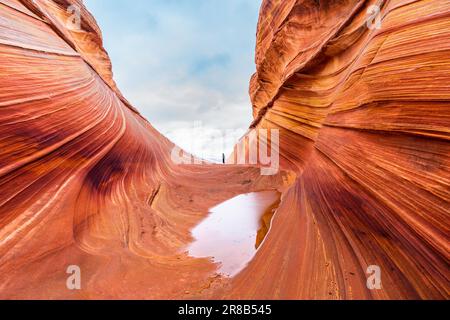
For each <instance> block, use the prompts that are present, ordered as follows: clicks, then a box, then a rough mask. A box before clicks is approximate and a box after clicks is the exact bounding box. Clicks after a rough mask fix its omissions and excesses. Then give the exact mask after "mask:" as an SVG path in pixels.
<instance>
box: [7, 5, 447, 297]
mask: <svg viewBox="0 0 450 320" xmlns="http://www.w3.org/2000/svg"><path fill="white" fill-rule="evenodd" d="M73 4H75V5H77V6H79V7H80V8H81V13H82V15H81V30H73V29H71V28H70V27H68V26H67V23H66V21H67V17H68V15H69V13H68V12H67V8H68V7H69V6H70V5H73ZM372 4H377V5H379V6H380V8H381V16H382V23H381V28H380V29H370V28H368V27H367V24H366V21H367V9H368V8H369V6H370V5H372ZM449 36H450V4H449V3H448V1H439V0H432V1H425V0H424V1H407V0H393V1H345V0H336V1H326V2H325V1H317V0H315V1H314V0H309V1H308V0H297V1H295V0H289V1H288V0H277V1H276V0H265V1H263V4H262V7H261V12H260V19H259V23H258V33H257V48H256V64H257V73H256V74H255V76H253V78H252V81H251V85H250V95H251V98H252V102H253V109H254V116H255V121H254V122H253V124H252V126H251V129H252V130H256V129H260V128H272V129H279V130H280V145H279V146H280V157H281V169H282V171H280V173H279V174H278V175H275V176H261V175H260V170H259V169H258V168H256V167H251V166H237V165H229V166H218V165H181V166H179V165H175V164H174V163H173V162H172V161H171V159H170V154H171V150H172V148H173V147H174V146H173V144H172V143H171V142H170V141H168V140H167V139H166V138H165V137H163V136H162V135H161V134H159V133H158V132H157V131H156V130H155V129H154V128H153V127H152V126H151V125H150V124H149V123H148V122H147V121H146V120H145V119H143V118H142V117H141V116H140V115H139V114H138V112H137V111H136V109H134V108H133V107H132V106H131V105H130V104H129V103H128V102H127V101H126V99H125V98H124V97H123V96H122V94H121V93H120V91H119V89H118V88H117V86H116V84H115V83H114V80H113V76H112V70H111V62H110V60H109V57H108V55H107V53H106V51H105V50H104V49H103V46H102V37H101V33H100V30H99V28H98V26H97V24H96V22H95V19H94V18H93V17H92V15H91V14H90V13H89V12H88V11H87V10H86V8H85V7H84V6H83V4H82V2H81V1H79V0H53V1H44V0H21V1H18V0H0V59H1V63H0V124H1V125H0V146H1V150H2V152H1V153H0V190H1V192H0V274H2V281H0V298H6V299H28V298H33V299H36V298H37V299H48V298H53V299H90V298H101V299H117V298H122V299H124V298H134V299H136V298H137V299H168V298H169V299H179V298H200V299H207V298H238V299H279V298H284V299H417V298H420V299H448V298H449V295H450V294H449V291H450V287H449V241H448V240H449V239H448V235H449V211H450V210H449V200H450V194H449V190H450V188H449V184H450V181H449V180H450V174H449V164H450V159H449V155H450V144H449V141H448V140H449V131H450V130H449V124H450V114H449V110H450V108H449V100H450V96H449V95H450V94H449V92H450V90H449V88H450V72H449V71H450V59H449V57H450V52H449V51H450V40H449V39H450V37H449ZM249 181H251V182H250V183H248V182H249ZM269 188H276V189H278V190H280V191H281V192H282V193H283V196H282V200H281V204H280V207H279V208H278V210H277V213H276V215H275V217H274V220H273V222H272V227H271V230H270V232H269V234H268V236H267V238H266V240H265V241H264V243H263V245H262V246H261V248H260V250H259V251H258V253H257V254H256V256H255V258H254V259H253V260H252V261H251V262H250V264H249V266H248V267H247V268H246V269H244V270H243V271H242V272H241V273H240V274H239V275H237V276H236V277H235V278H232V279H227V278H223V277H220V276H218V275H217V274H216V266H215V265H214V264H212V263H211V261H209V260H208V259H194V258H191V257H189V256H187V254H186V253H184V252H183V248H185V246H186V245H187V244H189V243H190V241H192V237H191V235H190V230H191V228H192V227H194V226H195V225H196V224H198V222H199V221H201V219H202V218H204V217H205V216H206V214H207V211H208V209H209V208H210V207H212V206H214V205H216V204H218V203H220V202H222V201H224V200H226V199H229V198H230V197H232V196H234V195H237V194H240V193H244V192H251V191H258V190H266V189H269ZM68 265H78V266H80V267H81V270H82V277H83V288H82V290H75V291H70V290H67V288H66V279H67V276H68V275H67V273H66V269H67V266H68ZM370 265H377V266H379V267H380V268H381V271H382V289H381V290H369V289H368V288H367V286H366V280H367V274H366V270H367V267H368V266H370Z"/></svg>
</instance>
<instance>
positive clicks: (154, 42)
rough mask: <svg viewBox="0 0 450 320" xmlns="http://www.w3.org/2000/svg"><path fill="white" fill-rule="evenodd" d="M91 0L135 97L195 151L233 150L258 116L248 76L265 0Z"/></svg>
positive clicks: (124, 83)
mask: <svg viewBox="0 0 450 320" xmlns="http://www.w3.org/2000/svg"><path fill="white" fill-rule="evenodd" d="M84 3H85V4H86V6H87V7H88V8H89V9H90V11H91V12H92V13H93V14H94V16H95V18H96V19H97V22H98V23H99V25H100V27H101V29H102V32H103V38H104V44H105V47H106V49H107V51H108V53H109V55H110V57H111V59H112V63H113V71H114V78H115V80H116V82H117V84H118V86H119V88H120V89H121V91H122V92H123V94H124V95H125V96H126V97H127V99H128V100H129V101H130V102H131V103H132V104H133V105H134V106H135V107H136V108H137V109H139V111H140V112H141V113H142V114H143V115H144V116H145V117H146V118H147V119H148V120H149V121H150V122H151V123H152V124H153V125H154V126H155V127H156V128H157V129H158V130H159V131H160V132H162V133H163V134H165V135H166V136H168V137H169V138H170V139H172V141H174V142H175V143H177V144H179V145H180V146H181V147H183V148H185V149H187V150H188V151H191V152H193V153H195V154H197V155H199V156H202V157H205V158H208V159H211V158H214V159H219V158H221V153H222V152H224V153H226V154H228V153H229V152H230V151H231V145H232V144H233V142H234V141H230V137H231V136H232V137H233V138H232V139H231V140H233V139H235V138H238V137H239V135H241V134H243V133H244V132H245V131H246V129H247V128H248V126H249V124H250V122H251V104H250V100H249V97H248V82H249V79H250V76H251V74H252V73H253V72H254V71H255V65H254V48H255V33H256V24H257V20H258V12H259V7H260V4H261V1H260V0H225V1H224V0H133V1H132V2H131V1H129V0H112V1H111V0H84ZM131 3H132V5H131ZM218 130H220V131H218ZM224 134H225V135H226V138H225V142H224V139H223V137H222V136H223V135H224ZM212 140H213V141H212Z"/></svg>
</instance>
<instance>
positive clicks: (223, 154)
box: [222, 153, 225, 164]
mask: <svg viewBox="0 0 450 320" xmlns="http://www.w3.org/2000/svg"><path fill="white" fill-rule="evenodd" d="M222 163H223V164H225V153H222Z"/></svg>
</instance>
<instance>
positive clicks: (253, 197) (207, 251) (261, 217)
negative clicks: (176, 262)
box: [188, 191, 280, 276]
mask: <svg viewBox="0 0 450 320" xmlns="http://www.w3.org/2000/svg"><path fill="white" fill-rule="evenodd" d="M279 202H280V193H279V192H277V191H263V192H254V193H249V194H241V195H239V196H237V197H235V198H232V199H230V200H228V201H225V202H223V203H221V204H220V205H218V206H216V207H214V208H212V209H211V211H210V212H211V213H210V215H209V216H208V217H207V218H206V219H205V220H203V221H202V222H201V223H200V224H199V225H198V226H196V227H195V228H194V229H193V230H192V235H193V236H194V238H195V239H196V240H195V241H194V242H193V243H192V244H191V245H190V246H189V247H188V252H189V255H190V256H192V257H197V258H205V257H210V258H212V259H213V261H214V262H218V263H220V269H219V273H221V274H223V275H225V276H234V275H236V274H237V273H239V272H240V271H241V270H242V269H243V268H244V267H245V266H246V265H247V263H248V262H249V261H250V260H251V259H252V258H253V256H254V255H255V253H256V251H257V249H258V247H259V246H260V245H261V243H262V241H263V240H264V238H265V236H266V235H267V232H268V231H269V228H270V223H271V220H272V217H273V214H274V211H275V210H276V209H277V207H278V205H279Z"/></svg>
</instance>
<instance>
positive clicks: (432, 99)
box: [231, 0, 450, 299]
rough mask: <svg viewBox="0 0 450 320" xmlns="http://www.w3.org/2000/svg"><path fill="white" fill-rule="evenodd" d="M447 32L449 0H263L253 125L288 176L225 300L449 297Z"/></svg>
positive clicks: (449, 29)
mask: <svg viewBox="0 0 450 320" xmlns="http://www.w3.org/2000/svg"><path fill="white" fill-rule="evenodd" d="M373 5H378V8H379V9H380V10H379V13H380V15H379V17H380V19H379V22H380V24H377V23H376V22H377V19H376V17H374V16H372V15H371V12H373V11H372V10H373V8H374V7H371V6H373ZM375 8H376V7H375ZM449 39H450V2H448V1H439V0H436V1H400V0H399V1H345V0H339V1H338V0H336V1H313V0H310V1H307V0H299V1H284V0H283V1H281V0H280V1H276V0H266V1H263V4H262V9H261V13H260V20H259V25H258V34H257V48H256V63H257V72H256V74H255V75H254V76H253V78H252V80H251V85H250V95H251V98H252V101H253V110H254V116H255V121H254V123H253V124H252V127H253V128H255V129H259V128H277V129H279V130H280V132H281V134H280V153H281V160H280V161H281V165H282V167H283V168H284V169H291V170H293V171H295V172H296V173H297V180H296V183H295V185H294V186H293V187H292V188H291V189H290V190H289V191H288V192H287V193H286V194H285V195H284V198H283V201H282V204H281V207H280V209H279V210H278V213H277V215H276V217H275V220H274V223H273V229H272V230H271V232H270V233H269V237H268V241H266V243H265V246H264V247H263V248H262V249H261V251H260V252H259V253H260V254H259V256H257V258H256V259H255V260H254V261H253V263H252V264H251V265H250V267H249V268H248V269H247V270H246V271H245V272H243V273H242V274H240V275H239V276H238V277H237V278H236V279H235V280H234V281H233V285H234V286H233V288H232V290H231V292H232V294H231V296H232V297H240V298H252V297H259V298H320V299H336V298H337V299H353V298H358V299H359V298H363V299H372V298H374V299H378V298H383V299H384V298H387V299H404V298H408V299H412V298H426V299H429V298H448V297H449V290H450V286H449V281H448V280H449V276H450V273H449V223H450V216H449V213H450V206H449V200H450V193H449V190H450V188H449V182H450V180H449V179H450V175H449V165H450V159H449V156H450V144H449V141H448V140H449V137H450V136H449V126H450V90H449V88H450V40H449ZM371 265H375V266H379V267H380V269H381V278H382V289H381V290H369V289H368V288H367V286H366V279H367V276H368V275H366V271H367V268H368V266H371ZM257 274H260V275H264V278H262V279H260V278H258V281H254V284H253V285H249V282H250V281H251V279H256V278H257V276H255V275H257Z"/></svg>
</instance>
